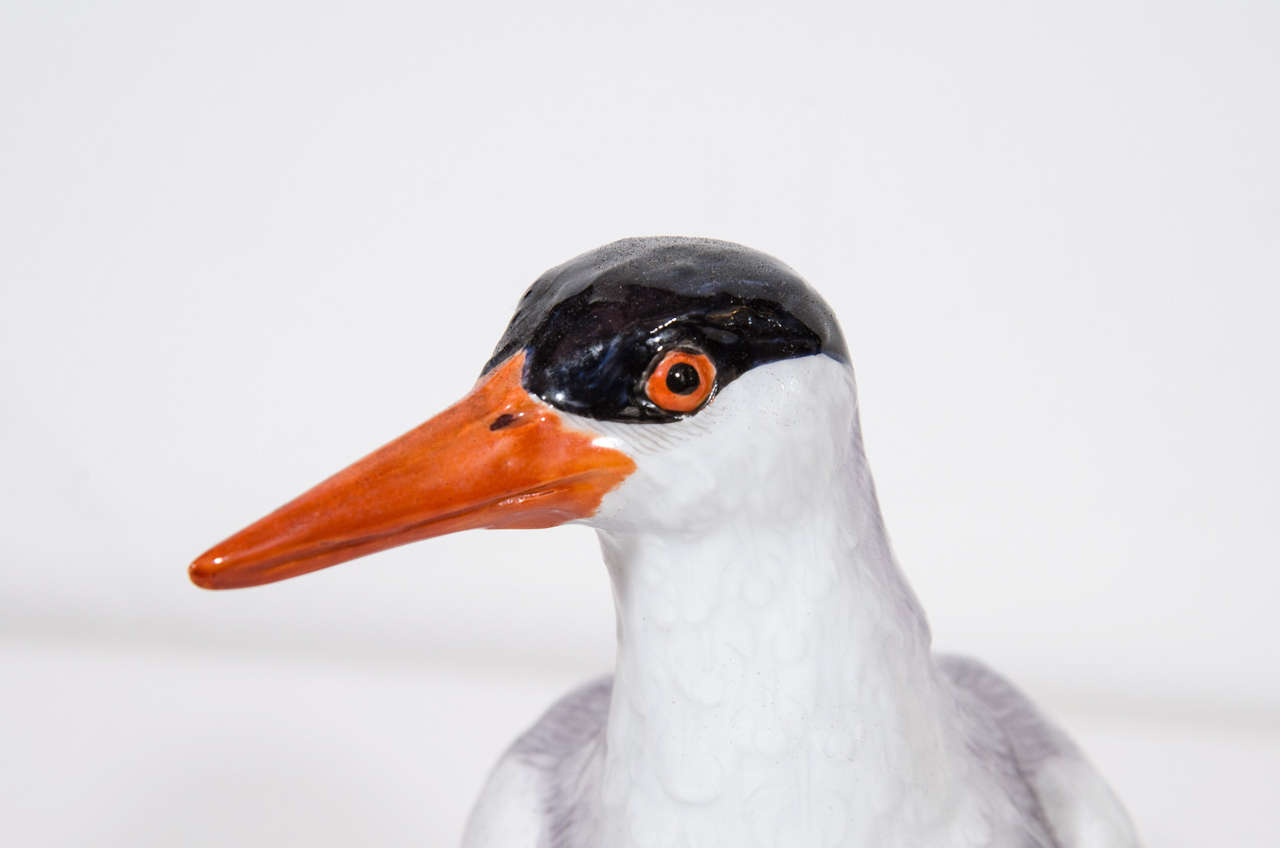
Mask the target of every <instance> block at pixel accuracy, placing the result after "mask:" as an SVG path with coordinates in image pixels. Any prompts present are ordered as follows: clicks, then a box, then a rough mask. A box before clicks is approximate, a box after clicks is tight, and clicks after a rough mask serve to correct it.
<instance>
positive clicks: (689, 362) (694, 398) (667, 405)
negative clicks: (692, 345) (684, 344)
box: [644, 350, 716, 412]
mask: <svg viewBox="0 0 1280 848" xmlns="http://www.w3.org/2000/svg"><path fill="white" fill-rule="evenodd" d="M715 384H716V366H715V365H714V364H713V363H712V362H711V358H710V357H708V356H707V355H706V354H705V353H698V352H695V351H689V350H669V351H667V352H666V353H664V354H662V355H661V356H660V357H658V360H657V362H656V364H655V365H654V366H653V368H652V369H650V371H649V376H648V377H646V378H645V382H644V391H645V394H647V395H648V396H649V400H651V401H653V402H654V403H656V404H657V405H658V406H660V407H662V408H663V409H665V410H667V411H668V412H693V411H694V410H696V409H697V408H698V407H700V406H702V404H703V403H705V402H706V400H707V398H708V397H710V396H711V390H712V389H713V388H715Z"/></svg>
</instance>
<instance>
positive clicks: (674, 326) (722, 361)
mask: <svg viewBox="0 0 1280 848" xmlns="http://www.w3.org/2000/svg"><path fill="white" fill-rule="evenodd" d="M676 348H691V349H696V350H701V351H703V352H704V353H706V354H707V355H708V356H710V357H711V359H712V361H714V362H715V365H716V371H717V375H716V391H719V390H720V389H722V388H724V387H725V386H726V385H728V384H729V383H730V382H732V381H733V380H734V379H735V378H737V377H738V376H740V375H741V374H743V373H745V372H747V371H749V370H750V369H752V368H754V367H755V366H757V365H762V364H764V363H766V362H774V361H777V360H779V359H788V358H791V357H797V356H810V355H813V354H819V353H823V354H826V355H828V356H831V357H833V358H835V359H838V360H840V361H842V362H844V361H848V351H847V350H846V348H845V344H844V337H843V335H842V334H841V332H840V325H839V324H838V323H837V322H836V319H835V316H834V315H832V313H831V309H830V307H828V306H827V305H826V303H824V302H823V301H822V298H821V297H819V296H818V294H817V293H816V292H814V291H813V289H811V288H809V286H808V284H807V283H805V282H804V280H802V279H801V278H800V276H799V275H798V274H796V272H795V271H793V270H791V269H790V268H788V267H787V266H786V265H783V264H782V263H781V262H779V261H778V260H776V259H774V258H772V257H770V256H767V255H765V254H763V253H760V252H758V251H755V250H751V249H750V248H746V247H743V246H741V245H737V244H733V243H732V242H725V241H716V240H713V239H697V238H673V237H663V238H633V239H623V240H622V241H616V242H613V243H612V244H608V245H605V246H604V247H601V248H597V249H596V250H593V251H591V252H589V253H584V254H583V255H581V256H579V257H577V258H575V259H571V260H569V261H568V262H566V263H565V264H563V265H560V266H558V267H556V268H552V269H551V270H550V271H547V272H546V273H545V274H543V275H542V276H541V277H539V278H538V279H537V281H536V282H534V284H533V285H532V286H530V287H529V290H528V291H526V292H525V294H524V297H523V298H522V299H521V301H520V305H519V307H518V308H517V309H516V314H515V316H514V317H513V318H512V319H511V323H510V325H509V326H508V327H507V331H506V333H504V334H503V336H502V339H501V340H500V341H499V342H498V346H497V348H496V350H495V351H494V355H493V358H492V359H491V360H489V363H488V364H487V365H486V366H485V371H486V372H487V371H489V370H490V369H491V368H493V367H494V366H496V365H497V364H499V363H501V362H504V361H505V360H506V359H507V358H508V357H510V356H512V355H513V354H515V353H516V352H518V351H520V350H525V351H526V352H527V353H526V359H525V366H524V374H523V383H524V387H525V389H527V390H528V391H529V392H531V393H532V394H535V395H537V396H538V397H540V398H542V399H543V400H545V401H546V402H547V403H550V404H551V405H552V406H555V407H558V408H560V409H563V410H565V411H567V412H572V413H575V414H578V415H583V416H587V417H590V418H596V419H601V420H613V421H654V422H660V421H676V420H679V419H681V418H684V417H686V416H685V415H682V414H679V413H672V412H669V411H667V410H664V409H661V408H659V407H658V406H656V405H655V404H654V403H653V402H652V401H650V400H648V398H647V397H646V396H645V393H644V387H643V384H644V378H645V376H646V374H647V373H648V371H649V369H650V368H651V366H652V364H653V363H654V361H655V359H656V358H657V357H659V356H661V355H662V354H663V353H664V352H666V351H668V350H672V349H676Z"/></svg>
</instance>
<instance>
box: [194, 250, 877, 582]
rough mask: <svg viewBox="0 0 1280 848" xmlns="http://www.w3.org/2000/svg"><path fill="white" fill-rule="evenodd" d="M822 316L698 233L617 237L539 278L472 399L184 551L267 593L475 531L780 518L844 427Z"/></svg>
mask: <svg viewBox="0 0 1280 848" xmlns="http://www.w3.org/2000/svg"><path fill="white" fill-rule="evenodd" d="M847 363H848V354H847V351H846V349H845V345H844V340H843V337H842V335H841V332H840V328H839V325H838V324H837V323H836V321H835V319H834V317H833V315H832V313H831V310H830V309H829V308H828V307H827V306H826V304H825V303H823V301H822V300H821V298H820V297H818V295H817V294H816V293H815V292H814V291H813V290H812V289H811V288H809V286H808V285H807V284H806V283H805V282H804V281H803V280H802V279H801V278H800V277H799V276H798V275H797V274H796V273H795V272H794V271H792V270H791V269H790V268H788V267H786V266H785V265H783V264H782V263H780V262H778V261H777V260H775V259H773V258H771V257H769V256H766V255H764V254H762V253H759V252H757V251H753V250H750V249H748V248H745V247H741V246H739V245H735V244H731V243H728V242H722V241H713V240H709V239H690V238H644V239H626V240H623V241H619V242H615V243H613V244H610V245H606V246H605V247H602V248H599V249H597V250H594V251H591V252H589V253H586V254H583V255H582V256H579V257H577V258H575V259H572V260H570V261H569V262H566V263H565V264H563V265H560V266H558V267H556V268H553V269H551V270H550V271H548V272H546V273H545V274H543V275H542V276H541V277H540V278H538V280H537V281H536V282H535V283H534V284H533V285H532V286H531V287H530V288H529V290H528V291H527V292H525V294H524V297H523V298H522V299H521V301H520V304H519V306H518V307H517V309H516V313H515V315H514V317H513V318H512V320H511V323H510V325H509V326H508V328H507V330H506V332H505V333H504V335H503V336H502V338H501V340H500V341H499V342H498V345H497V348H496V350H495V352H494V355H493V357H492V359H490V361H489V362H488V364H487V365H485V367H484V370H483V372H482V374H481V376H480V379H479V380H478V382H477V383H476V385H475V387H474V388H473V389H472V391H471V392H470V393H469V394H467V395H466V396H465V397H463V398H462V399H461V400H460V401H458V402H457V403H456V404H454V405H453V406H451V407H449V408H448V409H446V410H444V411H443V412H441V413H440V414H438V415H436V416H435V417H433V418H431V419H430V420H428V421H427V422H426V423H424V424H422V425H420V426H419V427H417V428H415V429H413V430H411V431H409V432H408V433H406V434H404V435H403V436H401V437H399V438H398V439H395V440H394V441H392V442H390V443H389V444H387V445H385V446H383V447H382V448H380V449H378V450H376V451H374V452H373V453H372V454H370V455H369V456H367V457H365V458H364V459H361V460H359V461H358V462H356V463H354V464H353V465H351V466H349V467H348V468H346V469H344V470H342V471H340V472H338V473H337V474H335V475H334V476H333V477H330V478H329V479H328V480H325V481H324V482H322V483H320V484H319V485H317V486H316V487H314V488H313V489H311V490H309V491H307V492H305V493H304V494H302V495H301V496H299V497H298V498H296V499H294V500H293V501H290V502H289V503H287V504H285V505H284V506H282V507H280V508H279V509H278V510H276V511H275V512H273V513H271V514H270V515H267V516H266V517H264V518H262V519H261V520H259V521H257V522H255V523H254V524H251V525H250V526H248V527H246V528H245V529H243V530H241V531H240V532H239V533H236V534H235V535H233V536H231V537H230V538H228V539H226V540H225V541H223V542H221V543H220V544H218V545H216V546H214V547H213V548H211V549H210V550H209V551H207V552H205V553H204V554H202V555H201V556H200V557H198V558H197V559H196V560H195V562H193V563H192V564H191V567H190V575H191V579H192V580H193V581H194V582H195V583H196V584H197V585H199V586H202V587H204V588H209V589H224V588H237V587H243V586H253V585H259V584H263V583H271V582H275V581H277V580H283V579H285V578H288V577H294V576H297V575H300V574H305V573H307V572H311V571H315V570H318V569H321V568H325V567H327V566H330V565H336V564H338V563H341V562H345V561H348V560H351V559H355V558H357V557H360V556H364V555H366V554H371V553H374V552H377V551H380V550H385V549H387V548H391V547H394V546H397V545H402V544H406V543H409V542H414V541H419V540H422V539H427V538H430V537H433V536H439V535H443V534H446V533H454V532H458V531H461V530H467V529H473V528H481V527H487V528H538V527H551V526H555V525H558V524H563V523H566V522H570V521H579V522H584V523H587V524H591V525H593V526H596V527H597V528H600V529H603V530H609V531H619V532H621V531H627V530H645V531H651V532H671V533H679V532H688V531H690V530H696V528H698V527H705V526H706V524H707V523H708V522H714V521H718V520H721V519H723V518H724V517H725V515H727V514H729V513H731V512H733V511H734V510H738V511H739V512H741V511H743V510H746V511H749V512H750V513H751V514H752V515H753V516H756V518H757V520H760V521H769V520H779V519H781V518H785V516H786V514H787V510H788V509H790V508H791V507H792V505H793V504H794V503H795V502H796V498H794V497H790V496H789V495H790V493H791V492H792V490H794V489H797V488H806V487H807V488H812V487H820V486H821V485H822V482H823V480H824V479H825V478H826V477H828V476H830V475H831V474H832V473H833V452H835V453H838V452H839V451H840V450H841V447H840V446H841V445H842V444H844V443H845V442H847V441H848V440H849V434H850V431H851V429H852V428H853V427H856V411H855V401H854V392H853V380H852V373H851V371H850V369H849V368H848V364H847Z"/></svg>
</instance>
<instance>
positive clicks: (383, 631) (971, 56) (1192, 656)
mask: <svg viewBox="0 0 1280 848" xmlns="http://www.w3.org/2000/svg"><path fill="white" fill-rule="evenodd" d="M1278 25H1280V7H1277V6H1276V5H1275V4H1272V3H1261V2H1256V3H1238V2H1221V3H1207V2H1206V3H1151V4H1143V3H1137V2H1131V0H1123V2H1107V3H1071V4H1067V3H1062V4H1053V5H1049V4H1022V3H998V2H979V3H967V4H949V3H943V2H936V3H895V4H890V3H881V4H871V3H856V4H838V5H837V4H831V5H830V6H825V5H821V4H797V3H793V4H789V5H788V7H787V8H786V9H785V10H783V9H782V8H781V7H779V8H767V7H760V8H756V7H752V6H751V5H750V4H746V3H742V2H734V3H724V4H697V5H690V4H658V3H652V2H650V3H645V4H618V5H613V6H605V5H603V4H586V3H582V4H575V3H563V2H560V3H557V2H546V0H544V2H539V3H532V4H517V3H503V4H493V5H487V6H474V7H470V8H463V6H462V4H439V5H438V6H433V5H430V4H424V3H409V2H406V3H388V2H374V3H360V4H354V3H352V4H347V5H346V6H345V7H343V6H338V5H334V4H316V3H296V4H291V3H284V2H271V3H243V2H221V3H196V2H179V3H167V2H166V3H160V2H155V3H145V2H116V3H96V4H95V3H69V2H56V3H55V2H47V3H17V2H15V0H0V286H3V288H2V290H0V397H2V398H3V401H2V402H0V451H3V486H0V510H2V511H3V516H4V521H3V526H4V535H3V539H0V557H2V559H3V563H2V565H3V567H2V568H0V675H2V676H3V677H2V679H3V680H4V684H3V687H4V689H3V700H2V701H0V703H2V704H3V706H0V749H2V750H3V751H4V753H3V755H0V821H3V822H4V824H3V825H2V826H0V827H3V830H4V832H5V835H4V837H3V841H4V842H5V843H7V844H31V845H59V846H62V845H68V846H70V845H86V844H109V845H117V844H118V845H156V846H162V845H163V846H171V845H228V844H237V845H258V844H261V845H277V846H278V845H294V844H298V845H302V844H306V845H311V846H318V845H335V846H336V845H356V844H366V845H403V844H451V843H453V842H455V841H456V839H457V836H458V834H459V832H460V828H461V823H462V819H463V817H464V816H465V813H466V811H467V807H468V805H469V803H470V800H471V798H472V797H473V796H474V794H475V793H476V791H478V788H479V785H480V782H481V780H482V778H483V775H484V773H485V770H486V769H487V768H488V766H489V765H490V763H491V762H492V760H493V758H494V757H495V756H496V755H497V753H498V752H499V751H500V750H501V748H502V747H503V746H504V745H505V744H506V742H507V741H508V740H509V739H510V738H511V737H512V736H513V735H514V734H515V733H516V732H517V731H518V730H519V729H520V728H521V727H522V726H523V725H524V724H526V723H528V722H529V721H531V720H532V719H533V718H534V717H535V716H536V715H537V713H538V712H539V711H540V710H541V709H542V707H543V706H544V705H545V704H546V703H547V702H548V701H549V700H550V699H551V698H552V697H554V695H555V693H556V692H558V691H559V690H562V689H563V688H565V687H567V686H569V685H571V684H572V683H574V682H576V681H578V680H580V679H583V678H585V677H588V676H591V675H593V674H596V673H599V672H601V671H605V670H607V669H608V668H609V666H610V662H611V658H612V639H613V630H612V609H611V605H610V599H609V593H608V585H607V580H606V578H605V574H604V570H603V568H601V567H600V565H599V562H598V553H597V551H596V548H595V542H594V538H593V537H592V534H591V533H590V532H589V531H587V530H585V529H582V528H574V527H570V528H561V529H557V530H553V531H540V532H492V533H471V534H464V535H462V536H458V537H450V538H443V539H438V540H433V541H430V542H426V543H423V544H420V545H417V546H412V547H409V548H405V549H401V550H397V551H393V552H389V553H386V554H381V555H379V556H377V557H374V558H371V559H368V560H363V561H360V562H357V563H354V564H350V565H347V566H344V567H340V568H336V569H332V570H330V571H325V572H321V573H318V574H315V575H311V576H308V577H306V578H303V579H300V580H297V581H291V582H287V583H283V584H279V585H276V586H270V587H264V588H261V589H254V590H248V591H243V592H232V593H224V594H223V593H220V594H213V593H205V592H201V591H199V590H196V589H195V588H193V587H191V586H190V585H189V584H188V583H187V580H186V575H185V567H186V564H187V562H189V561H190V560H191V559H192V558H193V557H194V556H195V555H196V554H198V553H200V552H201V551H202V550H204V549H205V548H206V547H208V546H210V545H211V544H213V543H214V542H216V541H218V540H219V539H221V538H222V537H224V536H226V535H228V534H229V533H231V532H232V531H234V530H236V529H238V528H239V527H240V526H242V525H244V524H246V523H248V522H249V521H250V520H252V519H254V518H256V517H258V516H259V515H260V514H263V513H265V512H266V511H268V510H270V509H271V508H274V507H275V506H276V505H278V504H279V503H281V502H283V501H284V500H286V499H288V498H290V497H292V496H293V495H295V494H297V493H298V492H300V491H301V490H303V489H304V488H306V487H307V486H309V485H310V484H312V483H314V482H316V481H318V480H319V479H321V478H322V477H324V476H327V474H329V473H330V472H332V471H334V470H336V469H337V468H339V467H341V466H342V465H345V464H346V463H347V462H349V461H351V460H352V459H354V458H356V457H358V456H360V455H362V454H363V453H365V452H367V451H368V450H370V449H372V448H374V447H376V446H377V445H379V444H381V443H382V442H384V441H386V440H387V439H389V438H390V437H392V436H395V435H398V434H399V433H400V432H402V431H404V430H406V429H408V428H409V427H411V426H413V425H415V424H416V423H418V422H420V421H421V420H423V419H425V418H426V417H427V416H428V415H430V414H431V413H433V412H434V411H436V410H438V409H440V408H442V407H443V406H445V405H446V404H448V403H449V402H451V401H452V400H454V399H455V398H456V397H458V396H460V395H461V394H463V393H464V392H465V391H466V390H467V389H468V388H469V386H470V385H471V383H472V382H473V380H474V379H475V377H476V375H477V374H478V372H479V369H480V367H481V365H482V364H483V363H484V361H485V360H486V358H487V357H488V355H489V352H490V350H491V348H492V345H493V344H494V342H495V341H496V340H497V338H498V336H499V335H500V333H501V331H502V329H503V326H504V324H505V322H506V320H507V318H508V317H509V315H510V310H511V308H512V307H513V306H514V304H515V301H516V299H517V298H518V296H519V294H520V293H521V291H522V290H523V288H524V286H526V285H527V284H528V283H530V282H531V281H532V280H533V279H534V278H535V277H536V276H537V275H538V274H539V273H540V272H541V271H543V270H544V269H545V268H547V267H548V266H551V265H554V264H557V263H559V262H561V261H563V260H565V259H567V258H569V257H571V256H573V255H575V254H577V253H580V252H582V251H584V250H587V249H590V248H592V247H594V246H596V245H598V244H601V243H604V242H607V241H610V240H612V239H615V238H619V237H623V236H629V235H649V234H689V235H705V236H714V237H720V238H727V239H731V240H734V241H740V242H743V243H746V244H750V245H752V246H754V247H757V248H760V249H762V250H765V251H767V252H770V253H773V254H774V255H776V256H778V257H780V258H781V259H783V260H784V261H785V262H788V263H789V264H791V265H792V266H793V267H795V268H796V269H797V270H799V272H800V273H801V274H802V275H804V276H805V277H806V278H808V279H809V280H810V281H811V282H812V283H813V284H814V285H815V286H816V287H817V288H818V289H819V290H820V291H821V292H822V293H823V294H824V295H825V296H826V297H827V299H828V300H829V301H830V302H831V304H832V305H833V307H834V308H835V310H836V312H837V314H838V315H839V316H840V317H841V320H842V322H843V324H844V329H845V332H846V335H847V337H848V339H849V343H850V347H851V349H852V353H853V358H854V363H855V367H856V368H857V371H858V376H859V385H860V389H861V400H862V408H863V422H864V427H865V430H866V438H867V446H868V452H869V454H870V459H871V463H872V467H873V468H874V470H875V472H876V475H877V482H878V484H879V489H880V494H881V500H882V505H883V507H884V511H885V515H886V519H887V521H888V524H889V528H890V532H891V534H892V537H893V540H894V544H895V548H896V550H897V553H898V555H899V559H900V560H901V562H902V564H903V567H904V569H905V570H906V572H907V574H908V575H909V577H910V578H911V580H912V582H913V584H914V586H915V587H916V589H917V590H918V592H919V594H920V596H921V598H922V601H923V602H924V604H925V607H926V609H927V610H928V611H929V613H930V617H931V620H932V623H933V626H934V633H935V638H936V642H937V643H938V644H939V646H940V647H943V648H945V649H948V650H960V651H964V652H967V653H972V654H976V655H979V656H981V657H983V658H984V659H986V660H987V661H989V662H990V663H991V664H993V665H995V666H996V667H997V668H999V669H1001V670H1002V671H1004V672H1006V673H1007V674H1008V675H1010V676H1011V677H1013V678H1014V679H1015V680H1016V681H1017V682H1018V683H1019V684H1020V685H1022V686H1023V687H1024V688H1025V689H1027V690H1028V691H1029V692H1031V693H1032V694H1033V695H1034V696H1035V697H1036V698H1037V699H1038V700H1040V701H1041V702H1042V703H1043V704H1044V705H1045V706H1046V707H1047V708H1048V709H1049V711H1050V712H1051V713H1053V714H1054V715H1055V716H1056V717H1057V718H1059V719H1060V720H1061V721H1062V722H1063V723H1064V724H1065V725H1066V726H1067V727H1068V728H1069V729H1070V730H1071V731H1072V732H1073V734H1074V735H1076V736H1077V738H1079V739H1080V740H1081V741H1082V743H1083V744H1084V745H1085V747H1086V748H1087V749H1088V750H1089V751H1090V753H1091V754H1092V755H1093V757H1094V759H1095V760H1097V761H1098V762H1099V764H1100V766H1101V767H1102V768H1103V770H1104V771H1105V772H1106V773H1107V774H1108V776H1109V777H1110V778H1111V780H1112V781H1113V783H1115V785H1116V787H1117V789H1118V791H1119V792H1120V794H1121V795H1122V796H1123V797H1124V798H1125V800H1126V801H1127V802H1128V804H1129V806H1130V808H1131V810H1132V812H1133V814H1134V816H1135V819H1136V820H1137V823H1138V825H1139V828H1140V829H1141V830H1142V832H1143V833H1144V835H1145V837H1146V838H1147V840H1148V842H1149V843H1150V844H1152V845H1198V844H1211V843H1216V844H1231V845H1236V846H1244V845H1258V846H1263V845H1274V844H1276V843H1277V841H1280V815H1277V814H1276V813H1275V811H1274V801H1275V796H1274V780H1275V778H1274V774H1275V769H1276V766H1277V765H1280V662H1278V661H1277V648H1276V642H1277V640H1278V639H1280V623H1278V618H1280V617H1278V616H1277V615H1276V612H1275V609H1276V598H1277V595H1278V594H1280V576H1278V571H1280V562H1278V561H1277V560H1278V557H1277V539H1276V517H1277V512H1278V508H1280V484H1278V483H1277V479H1278V476H1280V448H1278V447H1277V436H1276V434H1277V431H1278V430H1280V403H1278V402H1277V399H1276V384H1277V380H1276V376H1275V370H1276V366H1277V364H1278V361H1280V356H1278V355H1277V354H1278V352H1280V344H1278V343H1277V341H1276V332H1275V329H1276V323H1277V316H1278V314H1280V294H1278V287H1277V283H1278V282H1280V257H1278V256H1277V254H1278V252H1280V238H1278V236H1277V234H1278V233H1280V166H1278V165H1277V156H1276V152H1275V151H1277V150H1280V121H1278V118H1277V115H1278V113H1280V110H1278V109H1277V106H1276V103H1277V99H1276V98H1277V95H1276V91H1277V83H1280V58H1278V57H1280V27H1278Z"/></svg>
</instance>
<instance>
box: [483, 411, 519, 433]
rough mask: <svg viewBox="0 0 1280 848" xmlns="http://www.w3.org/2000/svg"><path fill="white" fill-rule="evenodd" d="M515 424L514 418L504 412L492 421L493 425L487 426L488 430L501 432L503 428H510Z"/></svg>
mask: <svg viewBox="0 0 1280 848" xmlns="http://www.w3.org/2000/svg"><path fill="white" fill-rule="evenodd" d="M514 423H516V417H515V416H514V415H512V414H511V413H509V412H504V413H502V414H501V415H499V416H498V417H497V418H495V419H493V423H491V424H490V425H489V429H490V430H501V429H502V428H503V427H510V426H511V425H512V424H514Z"/></svg>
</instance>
